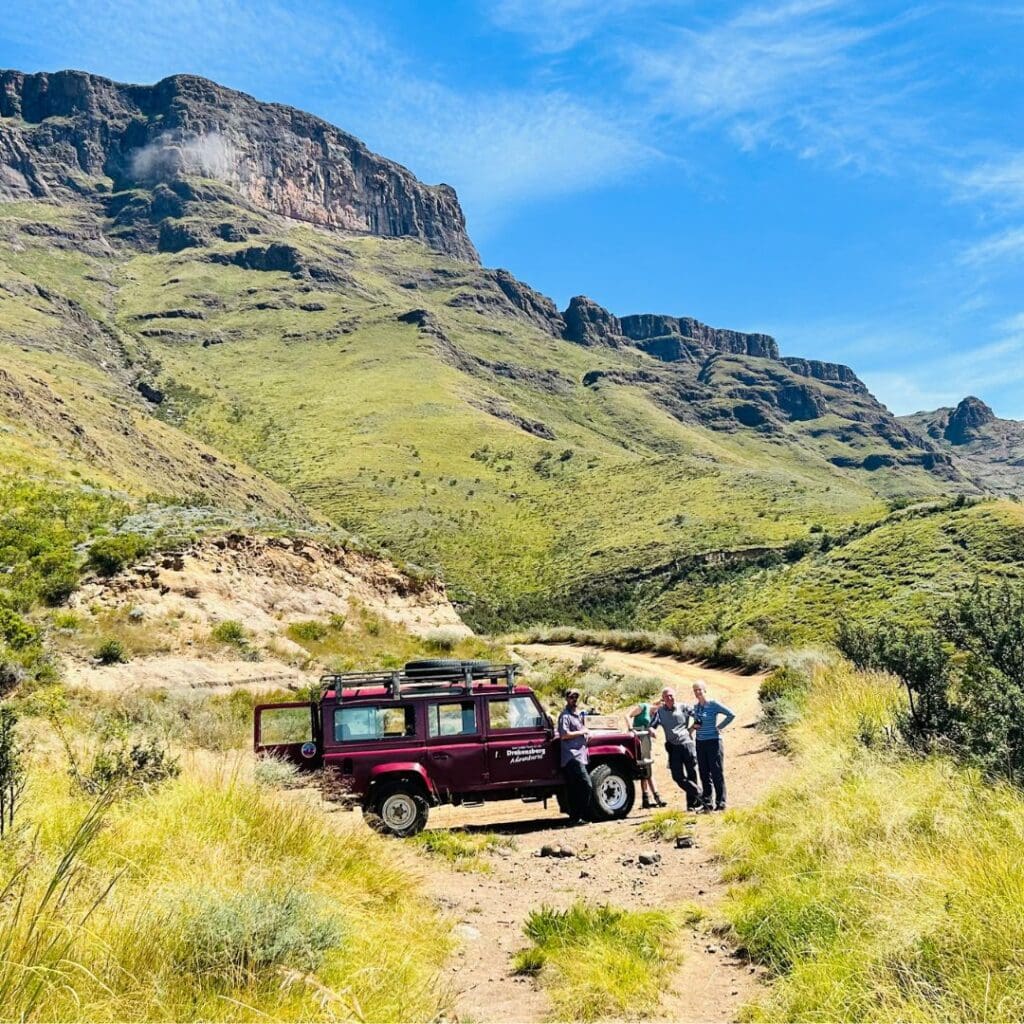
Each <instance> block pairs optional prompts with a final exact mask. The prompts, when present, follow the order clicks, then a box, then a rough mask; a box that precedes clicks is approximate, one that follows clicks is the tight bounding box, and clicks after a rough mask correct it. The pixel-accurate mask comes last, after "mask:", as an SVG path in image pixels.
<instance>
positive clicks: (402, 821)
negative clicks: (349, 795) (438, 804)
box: [363, 783, 430, 839]
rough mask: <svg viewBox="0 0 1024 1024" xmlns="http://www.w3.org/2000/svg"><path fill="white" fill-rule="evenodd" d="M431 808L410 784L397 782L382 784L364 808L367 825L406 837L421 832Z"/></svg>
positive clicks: (401, 837) (399, 836) (393, 834)
mask: <svg viewBox="0 0 1024 1024" xmlns="http://www.w3.org/2000/svg"><path fill="white" fill-rule="evenodd" d="M429 813H430V807H429V806H428V804H427V801H426V800H425V799H424V798H423V797H422V796H421V795H420V794H419V793H417V792H415V791H414V790H413V789H411V788H410V787H409V786H406V785H402V784H401V783H396V784H394V785H391V786H385V787H384V788H383V789H382V790H381V791H380V792H379V793H378V794H377V795H376V797H375V798H374V801H373V804H372V805H371V807H369V808H366V809H364V811H363V817H364V818H365V819H366V823H367V825H369V826H370V828H372V829H374V831H376V832H381V833H383V834H384V835H390V836H397V837H398V838H399V839H405V838H407V837H408V836H414V835H416V833H417V832H422V831H423V829H424V827H425V826H426V824H427V815H428V814H429Z"/></svg>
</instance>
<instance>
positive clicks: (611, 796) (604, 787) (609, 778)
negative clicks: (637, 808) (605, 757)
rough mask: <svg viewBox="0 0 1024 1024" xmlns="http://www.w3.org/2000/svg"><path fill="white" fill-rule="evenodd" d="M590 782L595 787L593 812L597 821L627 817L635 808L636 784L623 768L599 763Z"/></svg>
mask: <svg viewBox="0 0 1024 1024" xmlns="http://www.w3.org/2000/svg"><path fill="white" fill-rule="evenodd" d="M590 784H591V785H592V786H593V787H594V799H593V804H592V806H593V812H592V813H593V817H594V819H595V820H596V821H612V820H614V819H616V818H625V817H626V815H627V814H629V812H630V811H631V810H632V809H633V801H634V800H635V799H636V785H635V784H634V782H633V780H632V779H631V778H630V777H629V776H628V775H627V774H626V773H625V771H623V770H622V769H621V768H618V767H616V766H615V765H611V764H599V765H598V766H597V767H596V768H595V769H594V770H593V771H592V772H591V773H590Z"/></svg>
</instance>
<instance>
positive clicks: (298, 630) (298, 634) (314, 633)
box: [222, 619, 330, 644]
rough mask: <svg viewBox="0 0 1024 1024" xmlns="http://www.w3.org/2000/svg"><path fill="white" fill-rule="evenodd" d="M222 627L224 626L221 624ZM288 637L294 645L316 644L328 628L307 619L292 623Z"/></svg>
mask: <svg viewBox="0 0 1024 1024" xmlns="http://www.w3.org/2000/svg"><path fill="white" fill-rule="evenodd" d="M222 625H224V624H223V623H222ZM287 632H288V636H289V637H291V639H292V640H294V641H295V642H296V643H300V644H308V643H318V642H319V641H321V640H323V639H325V638H326V636H327V634H328V633H329V632H330V628H329V627H328V626H326V625H324V623H322V622H317V621H316V619H309V620H308V621H306V622H293V623H292V624H291V625H290V626H289V627H288V631H287Z"/></svg>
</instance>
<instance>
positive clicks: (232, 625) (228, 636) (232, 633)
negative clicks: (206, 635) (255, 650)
mask: <svg viewBox="0 0 1024 1024" xmlns="http://www.w3.org/2000/svg"><path fill="white" fill-rule="evenodd" d="M210 636H211V637H213V639H214V640H216V641H217V642H218V643H222V644H230V645H231V646H232V647H246V646H247V645H248V643H249V634H248V632H247V631H246V629H245V626H243V625H242V624H241V623H240V622H236V621H235V620H234V619H225V620H224V621H223V622H218V623H217V625H216V626H214V627H213V629H212V630H211V631H210Z"/></svg>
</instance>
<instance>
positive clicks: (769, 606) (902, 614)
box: [652, 501, 1024, 643]
mask: <svg viewBox="0 0 1024 1024" xmlns="http://www.w3.org/2000/svg"><path fill="white" fill-rule="evenodd" d="M957 505H958V503H957V502H954V503H952V505H942V506H938V507H927V506H926V507H924V508H920V509H909V510H906V511H904V512H900V513H896V514H894V515H892V516H891V517H889V518H888V519H887V520H886V521H884V522H883V523H881V524H879V525H878V526H876V527H874V528H871V529H867V530H865V531H855V533H856V535H855V536H854V537H853V538H852V539H849V540H846V541H845V542H844V541H843V540H842V539H840V540H839V541H835V542H833V541H831V539H830V540H827V541H826V542H825V545H824V547H825V548H826V550H820V549H818V550H813V551H812V552H811V553H809V554H807V555H806V556H804V557H802V558H800V559H799V560H798V561H796V562H794V563H793V564H791V565H782V566H776V567H770V568H754V569H751V570H749V571H746V572H739V573H736V574H735V575H734V576H733V577H732V578H728V579H717V580H716V579H713V578H707V577H705V578H704V579H703V580H701V579H694V580H691V581H689V582H686V583H682V584H680V585H678V586H677V587H676V588H674V589H673V590H672V591H670V592H669V593H667V594H665V595H664V596H663V597H662V599H661V601H660V602H659V604H658V606H657V608H656V610H655V611H654V612H653V613H652V614H653V615H654V616H655V617H660V618H662V622H663V625H665V626H666V627H668V628H671V629H673V630H674V631H678V632H681V633H700V632H704V631H708V630H711V629H716V630H721V629H724V630H726V631H727V632H730V633H734V634H735V633H741V632H744V631H745V632H750V633H757V634H759V635H760V636H763V637H764V638H766V639H768V640H773V641H780V642H805V643H806V642H812V643H813V642H818V643H821V642H828V641H831V640H832V638H833V637H834V635H835V629H836V625H837V623H838V621H839V619H840V618H841V617H843V616H848V617H853V618H871V619H894V618H898V619H902V620H904V621H907V622H922V621H926V620H928V619H930V618H931V617H932V616H933V615H934V613H935V611H936V609H937V608H939V607H941V606H942V605H943V604H944V603H945V602H946V601H947V600H948V599H949V597H950V596H951V595H952V594H953V593H954V592H955V591H956V590H957V589H964V588H967V587H969V586H970V585H971V584H972V583H973V582H974V581H975V580H976V579H977V580H980V581H982V582H983V583H992V582H996V581H999V580H1003V579H1024V506H1022V505H1019V504H1017V503H1015V502H1010V501H985V502H981V503H979V504H976V505H970V504H967V505H964V506H963V507H957ZM818 543H820V535H819V540H818Z"/></svg>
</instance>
